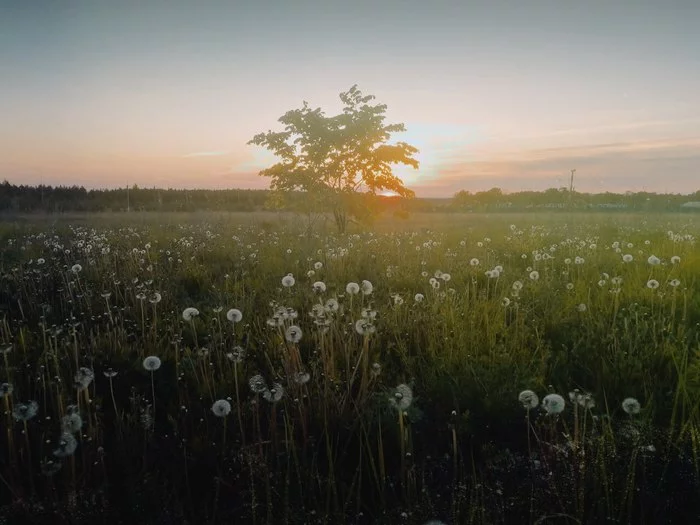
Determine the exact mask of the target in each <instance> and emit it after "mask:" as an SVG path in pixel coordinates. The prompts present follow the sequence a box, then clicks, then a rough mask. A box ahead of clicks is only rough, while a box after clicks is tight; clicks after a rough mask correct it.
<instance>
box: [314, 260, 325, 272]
mask: <svg viewBox="0 0 700 525" xmlns="http://www.w3.org/2000/svg"><path fill="white" fill-rule="evenodd" d="M321 268H323V263H322V262H321V261H317V262H315V263H314V269H316V270H320V269H321Z"/></svg>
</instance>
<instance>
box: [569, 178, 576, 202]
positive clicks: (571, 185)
mask: <svg viewBox="0 0 700 525" xmlns="http://www.w3.org/2000/svg"><path fill="white" fill-rule="evenodd" d="M575 173H576V170H575V169H573V170H571V181H570V182H569V206H571V197H572V196H573V194H574V174H575Z"/></svg>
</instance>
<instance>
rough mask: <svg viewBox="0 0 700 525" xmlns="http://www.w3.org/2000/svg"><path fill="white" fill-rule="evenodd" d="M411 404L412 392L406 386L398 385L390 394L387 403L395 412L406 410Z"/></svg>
mask: <svg viewBox="0 0 700 525" xmlns="http://www.w3.org/2000/svg"><path fill="white" fill-rule="evenodd" d="M412 402H413V391H412V390H411V387H410V386H408V385H406V384H403V383H402V384H400V385H398V386H397V387H396V388H394V390H393V391H392V392H391V395H390V396H389V403H391V405H392V406H393V407H394V408H396V409H397V410H401V411H403V410H407V409H408V407H410V406H411V403H412Z"/></svg>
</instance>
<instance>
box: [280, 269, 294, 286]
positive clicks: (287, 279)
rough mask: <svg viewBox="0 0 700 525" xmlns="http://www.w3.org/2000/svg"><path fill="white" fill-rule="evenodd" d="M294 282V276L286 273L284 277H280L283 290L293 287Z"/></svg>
mask: <svg viewBox="0 0 700 525" xmlns="http://www.w3.org/2000/svg"><path fill="white" fill-rule="evenodd" d="M295 282H296V280H295V279H294V276H293V275H292V274H291V273H288V274H287V275H285V276H284V277H282V286H284V287H285V288H291V287H292V286H294V283H295Z"/></svg>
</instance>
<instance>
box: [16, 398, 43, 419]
mask: <svg viewBox="0 0 700 525" xmlns="http://www.w3.org/2000/svg"><path fill="white" fill-rule="evenodd" d="M37 412H39V403H37V402H36V401H29V402H27V403H17V404H16V405H15V406H14V408H13V409H12V417H13V418H14V419H15V421H29V420H30V419H32V418H33V417H34V416H36V414H37Z"/></svg>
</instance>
